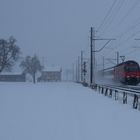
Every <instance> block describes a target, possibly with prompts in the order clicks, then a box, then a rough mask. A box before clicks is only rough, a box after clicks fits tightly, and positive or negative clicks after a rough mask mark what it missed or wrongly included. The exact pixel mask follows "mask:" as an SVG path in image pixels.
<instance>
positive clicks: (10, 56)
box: [0, 36, 43, 83]
mask: <svg viewBox="0 0 140 140" xmlns="http://www.w3.org/2000/svg"><path fill="white" fill-rule="evenodd" d="M20 56H21V49H20V47H19V46H18V45H17V44H16V39H15V38H14V37H12V36H11V37H9V39H7V40H6V39H0V73H1V72H3V71H11V69H12V67H13V66H14V64H15V63H16V61H17V60H19V58H20ZM20 67H21V68H22V69H23V72H24V73H25V74H27V73H28V74H30V75H31V76H32V78H33V82H34V83H35V82H36V80H35V79H36V73H37V72H38V71H41V70H42V69H43V66H42V65H41V63H40V61H39V59H38V57H37V56H36V55H34V56H26V57H25V59H24V60H22V62H21V64H20Z"/></svg>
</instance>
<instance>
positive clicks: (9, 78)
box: [0, 73, 26, 82]
mask: <svg viewBox="0 0 140 140" xmlns="http://www.w3.org/2000/svg"><path fill="white" fill-rule="evenodd" d="M0 81H1V82H25V81H26V77H25V74H12V73H5V74H0Z"/></svg>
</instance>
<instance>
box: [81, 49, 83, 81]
mask: <svg viewBox="0 0 140 140" xmlns="http://www.w3.org/2000/svg"><path fill="white" fill-rule="evenodd" d="M81 82H83V51H81Z"/></svg>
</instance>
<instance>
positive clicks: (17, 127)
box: [0, 83, 140, 140]
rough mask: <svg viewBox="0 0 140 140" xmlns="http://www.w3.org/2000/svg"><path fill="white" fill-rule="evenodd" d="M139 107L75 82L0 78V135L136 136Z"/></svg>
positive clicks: (55, 139)
mask: <svg viewBox="0 0 140 140" xmlns="http://www.w3.org/2000/svg"><path fill="white" fill-rule="evenodd" d="M139 127H140V111H138V110H134V109H132V108H131V107H130V106H129V105H123V104H121V103H120V102H116V101H114V100H112V99H110V98H106V97H104V96H103V95H101V94H97V93H96V92H95V91H93V90H92V89H89V88H86V87H83V86H82V85H79V84H75V83H39V84H35V85H33V84H31V83H0V140H138V139H140V131H139Z"/></svg>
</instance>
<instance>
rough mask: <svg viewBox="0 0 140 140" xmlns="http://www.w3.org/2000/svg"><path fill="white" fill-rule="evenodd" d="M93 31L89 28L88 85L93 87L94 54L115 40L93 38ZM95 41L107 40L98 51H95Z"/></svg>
mask: <svg viewBox="0 0 140 140" xmlns="http://www.w3.org/2000/svg"><path fill="white" fill-rule="evenodd" d="M95 37H96V36H95V29H94V28H93V27H91V29H90V84H91V85H95V62H96V61H95V52H100V51H101V50H102V49H104V48H105V47H106V45H107V44H108V43H109V42H110V41H112V40H115V39H100V38H95ZM96 40H107V42H106V43H105V45H103V47H102V48H100V49H99V50H95V41H96Z"/></svg>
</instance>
